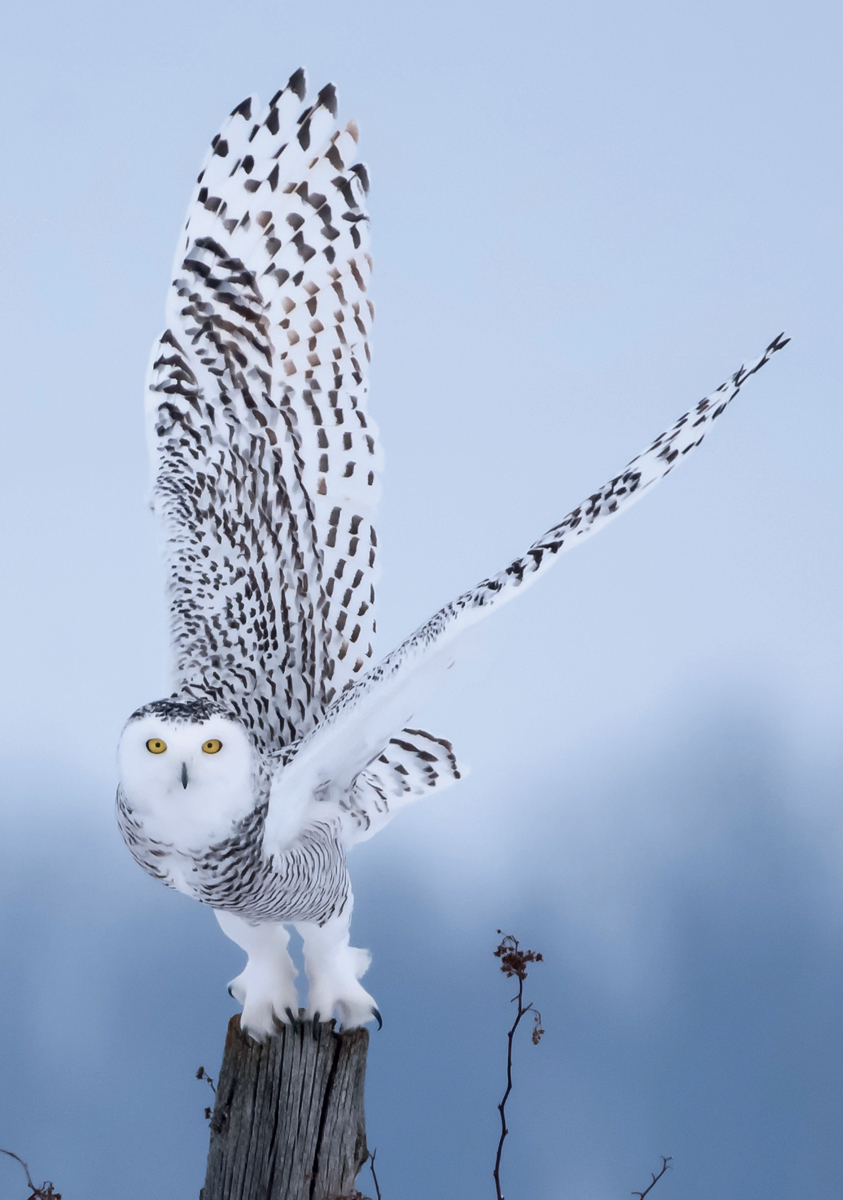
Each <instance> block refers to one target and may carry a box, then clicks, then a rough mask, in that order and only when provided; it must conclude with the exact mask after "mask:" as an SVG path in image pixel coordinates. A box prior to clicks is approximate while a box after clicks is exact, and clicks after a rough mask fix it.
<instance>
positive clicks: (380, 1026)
mask: <svg viewBox="0 0 843 1200" xmlns="http://www.w3.org/2000/svg"><path fill="white" fill-rule="evenodd" d="M372 1016H373V1017H374V1018H375V1020H376V1021H377V1023H378V1029H383V1017H382V1016H381V1015H380V1013H379V1012H378V1010H377V1009H376V1008H373V1009H372Z"/></svg>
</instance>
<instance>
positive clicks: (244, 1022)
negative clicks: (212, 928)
mask: <svg viewBox="0 0 843 1200" xmlns="http://www.w3.org/2000/svg"><path fill="white" fill-rule="evenodd" d="M214 911H215V912H216V916H217V920H218V921H219V924H220V928H221V929H222V931H223V933H224V934H225V935H226V937H230V938H231V940H232V941H233V942H236V943H237V945H238V946H240V948H241V949H243V950H245V951H246V953H247V954H248V956H249V959H248V962H247V963H246V966H245V969H244V970H243V971H241V972H240V974H239V975H238V976H237V978H236V979H232V981H231V983H230V984H229V985H228V990H229V992H230V993H231V995H232V996H233V997H234V999H235V1000H236V1001H237V1002H238V1003H239V1004H242V1005H243V1014H242V1016H241V1017H240V1027H241V1028H242V1029H243V1030H245V1032H246V1033H248V1034H249V1035H250V1037H253V1038H254V1039H255V1040H256V1041H259V1042H262V1041H264V1040H265V1039H266V1038H267V1037H269V1036H270V1035H271V1034H273V1033H274V1032H275V1028H276V1020H277V1021H283V1022H285V1023H286V1022H287V1017H286V1016H285V1013H286V1010H287V1009H290V1010H292V1011H293V1012H298V1007H299V1001H298V996H297V995H296V984H295V978H296V975H297V974H298V971H297V970H296V968H295V967H294V966H293V960H292V959H291V958H290V955H289V954H288V953H287V943H288V942H289V940H290V935H289V933H288V932H287V930H286V929H285V928H284V926H283V925H279V924H276V923H274V922H267V923H265V924H262V925H251V924H249V922H248V921H245V920H244V919H243V918H242V917H238V916H235V915H234V913H229V912H222V911H221V910H219V909H215V910H214Z"/></svg>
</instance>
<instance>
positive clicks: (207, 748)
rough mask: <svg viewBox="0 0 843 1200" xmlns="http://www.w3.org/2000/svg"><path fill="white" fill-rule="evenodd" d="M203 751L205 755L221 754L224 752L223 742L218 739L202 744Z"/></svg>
mask: <svg viewBox="0 0 843 1200" xmlns="http://www.w3.org/2000/svg"><path fill="white" fill-rule="evenodd" d="M202 749H203V751H204V752H205V754H219V752H220V750H222V742H221V741H219V740H218V739H217V738H211V739H210V741H207V742H203V743H202Z"/></svg>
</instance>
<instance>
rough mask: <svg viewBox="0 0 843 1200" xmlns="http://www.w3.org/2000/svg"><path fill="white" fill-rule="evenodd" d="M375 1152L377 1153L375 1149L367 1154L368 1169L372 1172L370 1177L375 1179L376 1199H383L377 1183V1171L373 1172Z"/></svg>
mask: <svg viewBox="0 0 843 1200" xmlns="http://www.w3.org/2000/svg"><path fill="white" fill-rule="evenodd" d="M376 1154H377V1150H373V1151H372V1153H371V1154H370V1155H369V1170H370V1171H371V1172H372V1179H373V1180H374V1181H375V1195H376V1196H377V1198H378V1200H383V1197H382V1196H381V1189H380V1185H379V1184H378V1177H377V1173H376V1172H375V1155H376Z"/></svg>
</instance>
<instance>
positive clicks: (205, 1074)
mask: <svg viewBox="0 0 843 1200" xmlns="http://www.w3.org/2000/svg"><path fill="white" fill-rule="evenodd" d="M196 1078H197V1079H205V1080H207V1082H208V1085H209V1087H210V1089H211V1091H212V1092H213V1093H214V1095H215V1096H216V1094H217V1089H216V1088H215V1087H214V1081H213V1079H212V1078H211V1076H210V1075H209V1074H208V1072H207V1071H206V1070H205V1068H204V1067H200V1068H199V1070H198V1071H197V1072H196Z"/></svg>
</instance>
